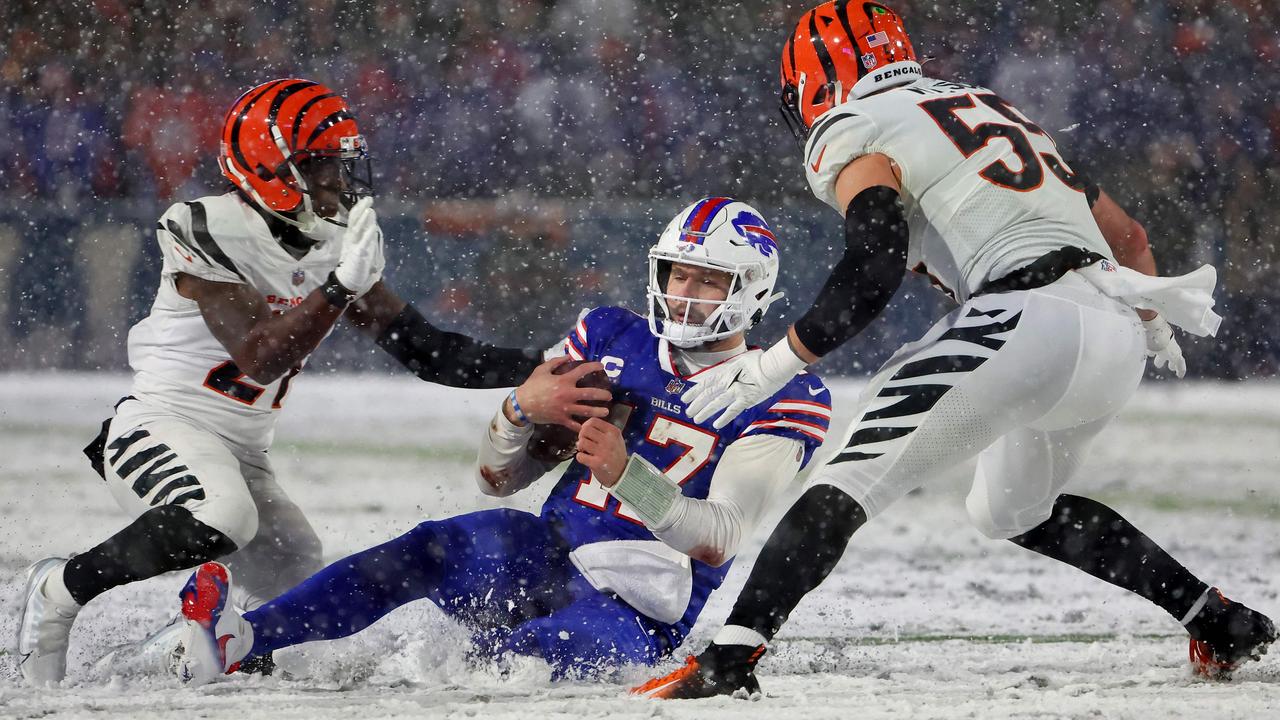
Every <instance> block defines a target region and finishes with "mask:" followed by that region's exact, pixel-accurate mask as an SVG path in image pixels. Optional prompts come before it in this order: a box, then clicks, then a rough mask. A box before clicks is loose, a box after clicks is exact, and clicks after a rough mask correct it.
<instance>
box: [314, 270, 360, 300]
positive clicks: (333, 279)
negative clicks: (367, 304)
mask: <svg viewBox="0 0 1280 720" xmlns="http://www.w3.org/2000/svg"><path fill="white" fill-rule="evenodd" d="M320 292H321V293H323V294H324V299H325V300H327V301H329V304H330V305H332V306H334V307H336V308H345V307H346V306H348V305H350V304H351V303H352V302H354V301H355V299H356V294H355V292H353V291H351V290H348V289H347V288H346V287H345V286H343V284H342V283H340V282H338V276H337V275H335V274H334V273H332V272H331V273H329V279H328V280H326V281H325V283H324V284H323V285H321V286H320Z"/></svg>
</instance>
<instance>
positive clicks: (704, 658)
mask: <svg viewBox="0 0 1280 720" xmlns="http://www.w3.org/2000/svg"><path fill="white" fill-rule="evenodd" d="M764 653H765V646H764V645H759V646H756V647H752V646H750V645H716V644H715V643H712V644H711V645H708V646H707V649H706V650H703V651H702V654H701V655H698V656H697V657H694V656H693V655H690V656H689V657H688V658H687V659H686V660H685V661H684V665H683V666H681V667H679V668H677V669H676V670H673V671H672V672H670V673H668V674H667V675H664V676H662V677H657V678H654V679H652V680H650V681H648V682H646V683H645V684H643V685H639V686H637V687H634V688H632V689H631V694H632V695H643V696H645V697H650V698H657V699H662V700H692V699H696V698H708V697H715V696H717V695H729V696H732V697H740V698H743V699H755V698H758V697H759V696H760V683H759V682H758V681H757V680H756V674H755V668H756V663H757V662H759V661H760V658H761V657H763V656H764Z"/></svg>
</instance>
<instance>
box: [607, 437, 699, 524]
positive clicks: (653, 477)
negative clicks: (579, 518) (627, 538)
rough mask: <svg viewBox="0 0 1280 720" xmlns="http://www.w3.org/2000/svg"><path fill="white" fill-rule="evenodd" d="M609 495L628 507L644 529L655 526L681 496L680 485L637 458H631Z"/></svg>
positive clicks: (634, 456)
mask: <svg viewBox="0 0 1280 720" xmlns="http://www.w3.org/2000/svg"><path fill="white" fill-rule="evenodd" d="M609 493H610V494H612V495H613V496H614V497H616V498H618V499H619V500H621V501H622V502H624V503H626V504H627V507H630V508H631V509H632V510H634V511H635V513H636V516H637V517H639V518H640V521H641V522H643V523H644V524H645V527H648V528H653V527H658V526H659V525H661V523H662V519H663V518H664V517H666V514H667V511H668V510H670V509H671V506H672V505H674V504H675V502H676V498H678V497H680V496H681V494H682V493H681V492H680V486H679V485H677V484H675V483H674V482H672V481H671V478H669V477H667V476H666V475H665V474H664V473H663V472H662V471H661V470H659V469H658V468H656V467H654V466H653V465H651V464H649V462H647V461H646V460H645V459H644V458H642V457H640V456H639V455H632V456H631V457H630V458H629V459H628V460H627V466H626V467H625V468H623V470H622V477H620V478H618V482H617V484H616V485H614V486H613V487H612V488H610V489H609Z"/></svg>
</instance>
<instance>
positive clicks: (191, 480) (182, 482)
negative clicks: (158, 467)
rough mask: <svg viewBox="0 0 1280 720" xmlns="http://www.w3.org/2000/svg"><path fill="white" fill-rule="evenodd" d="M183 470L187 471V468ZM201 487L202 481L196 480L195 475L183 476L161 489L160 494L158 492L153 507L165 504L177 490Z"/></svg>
mask: <svg viewBox="0 0 1280 720" xmlns="http://www.w3.org/2000/svg"><path fill="white" fill-rule="evenodd" d="M182 469H183V470H186V468H182ZM199 486H200V481H199V480H197V479H196V476H195V475H183V476H182V477H180V478H177V479H175V480H170V481H169V482H168V483H167V484H166V485H165V486H164V487H162V488H160V492H157V493H156V496H155V497H153V498H151V505H152V507H155V506H156V505H161V504H165V503H164V499H165V498H166V497H168V496H170V495H172V494H173V493H174V491H175V490H181V489H182V488H185V487H199ZM203 492H204V491H201V495H202V496H203Z"/></svg>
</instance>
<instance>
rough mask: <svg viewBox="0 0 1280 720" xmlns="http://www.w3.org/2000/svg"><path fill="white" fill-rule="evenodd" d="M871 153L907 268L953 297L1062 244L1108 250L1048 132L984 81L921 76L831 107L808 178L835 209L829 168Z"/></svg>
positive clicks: (813, 145)
mask: <svg viewBox="0 0 1280 720" xmlns="http://www.w3.org/2000/svg"><path fill="white" fill-rule="evenodd" d="M873 153H882V154H884V155H887V156H888V157H889V158H891V159H892V160H893V161H894V162H895V163H897V165H898V168H899V169H900V172H901V184H902V202H903V205H904V206H905V208H906V216H907V224H908V226H909V227H910V234H911V240H910V248H909V252H908V255H907V269H909V270H914V271H916V272H921V273H927V274H928V275H929V276H930V277H931V278H932V279H933V281H934V283H935V284H937V285H940V286H942V289H943V290H944V291H946V292H947V293H948V294H950V295H952V296H953V297H954V298H956V299H957V300H958V301H960V302H964V301H965V300H967V299H968V298H969V297H970V296H971V295H972V294H973V293H974V292H976V291H977V290H978V288H979V287H981V286H982V285H983V284H984V283H986V282H987V281H988V280H994V279H997V278H999V277H1002V276H1004V275H1006V274H1008V273H1009V272H1011V271H1013V270H1017V269H1018V268H1020V267H1023V266H1025V265H1027V264H1028V263H1030V262H1032V261H1034V260H1035V259H1036V258H1038V257H1040V256H1041V255H1044V254H1045V253H1047V252H1050V251H1052V250H1057V249H1058V248H1061V247H1063V246H1073V247H1083V248H1086V249H1088V250H1092V251H1094V252H1096V253H1099V254H1101V255H1102V256H1104V257H1107V258H1111V259H1114V256H1113V255H1112V253H1111V250H1110V248H1108V246H1107V243H1106V240H1104V239H1103V237H1102V233H1101V232H1100V231H1099V230H1098V226H1097V224H1096V223H1095V222H1094V220H1093V215H1092V213H1091V212H1090V210H1089V204H1088V201H1087V200H1086V199H1085V196H1084V190H1083V186H1084V184H1083V182H1082V181H1081V180H1080V179H1078V178H1077V177H1076V176H1075V175H1074V174H1073V173H1072V172H1071V169H1070V168H1069V167H1068V166H1067V164H1066V163H1065V162H1064V161H1063V160H1062V157H1061V156H1060V155H1059V154H1058V149H1057V146H1056V145H1055V144H1054V142H1053V139H1052V138H1051V137H1049V134H1048V133H1046V132H1045V131H1044V130H1043V129H1042V128H1040V127H1039V126H1038V125H1036V124H1035V123H1033V122H1032V121H1031V120H1029V119H1027V117H1026V116H1025V115H1023V114H1022V113H1021V112H1019V111H1018V110H1016V109H1015V108H1014V107H1013V106H1012V105H1010V104H1009V103H1007V102H1005V101H1004V100H1002V99H1000V98H999V97H998V96H997V95H996V94H995V93H993V92H992V91H990V90H987V89H986V88H981V87H977V86H974V85H965V84H961V83H955V82H947V81H943V80H935V79H932V78H921V79H919V80H917V81H915V82H913V83H910V84H907V85H903V86H901V87H897V88H892V89H890V90H887V91H885V92H881V93H877V94H874V95H871V96H868V97H865V98H861V99H851V100H849V101H848V102H845V103H843V104H841V105H838V106H836V107H835V108H832V109H831V110H829V111H827V112H826V113H824V114H823V115H822V116H820V117H819V118H818V120H817V121H816V122H815V123H814V124H813V128H812V130H811V132H810V133H809V139H808V142H807V143H806V145H805V158H804V165H805V175H806V176H807V178H808V180H809V187H810V188H811V189H812V190H813V193H814V195H816V196H817V197H818V199H820V200H822V201H823V202H825V203H827V204H828V205H830V206H832V207H833V208H835V209H836V212H838V213H840V214H841V215H844V212H845V208H842V207H838V202H837V201H836V193H835V185H836V178H837V177H838V176H839V175H840V171H841V170H843V169H844V168H845V166H846V165H848V164H849V163H850V162H852V161H853V160H855V159H857V158H858V157H861V156H863V155H869V154H873Z"/></svg>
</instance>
